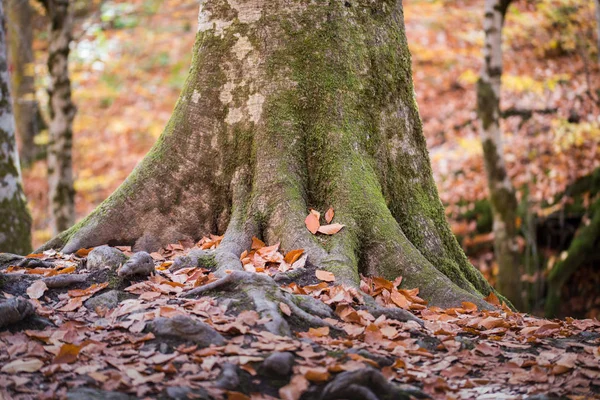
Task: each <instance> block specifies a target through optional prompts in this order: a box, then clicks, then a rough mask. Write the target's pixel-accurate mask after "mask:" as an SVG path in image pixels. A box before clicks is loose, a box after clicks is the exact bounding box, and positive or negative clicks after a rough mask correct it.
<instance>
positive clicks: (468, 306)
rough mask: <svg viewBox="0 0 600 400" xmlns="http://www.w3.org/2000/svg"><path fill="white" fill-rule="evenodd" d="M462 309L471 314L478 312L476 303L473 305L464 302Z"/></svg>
mask: <svg viewBox="0 0 600 400" xmlns="http://www.w3.org/2000/svg"><path fill="white" fill-rule="evenodd" d="M462 308H463V309H464V310H465V311H469V312H475V311H477V305H476V304H474V303H471V302H469V301H463V302H462Z"/></svg>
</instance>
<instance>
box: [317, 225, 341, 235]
mask: <svg viewBox="0 0 600 400" xmlns="http://www.w3.org/2000/svg"><path fill="white" fill-rule="evenodd" d="M344 226H345V225H342V224H331V225H322V226H320V227H319V228H318V229H317V232H319V233H322V234H324V235H333V234H336V233H338V232H339V231H340V230H341V229H342V228H343V227H344Z"/></svg>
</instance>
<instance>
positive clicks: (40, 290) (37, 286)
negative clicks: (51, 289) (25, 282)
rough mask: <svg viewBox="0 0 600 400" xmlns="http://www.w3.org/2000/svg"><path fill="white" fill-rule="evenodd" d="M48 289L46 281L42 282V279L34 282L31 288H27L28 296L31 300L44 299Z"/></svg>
mask: <svg viewBox="0 0 600 400" xmlns="http://www.w3.org/2000/svg"><path fill="white" fill-rule="evenodd" d="M47 289H48V286H46V284H45V283H44V281H42V280H41V279H40V280H37V281H35V282H33V283H32V284H31V286H29V287H28V288H27V295H28V296H29V298H31V299H39V298H40V297H42V296H43V295H44V292H46V290H47Z"/></svg>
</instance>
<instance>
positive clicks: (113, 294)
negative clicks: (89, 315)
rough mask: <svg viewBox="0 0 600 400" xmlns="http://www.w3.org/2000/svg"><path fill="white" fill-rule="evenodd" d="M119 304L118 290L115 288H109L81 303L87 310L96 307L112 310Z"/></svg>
mask: <svg viewBox="0 0 600 400" xmlns="http://www.w3.org/2000/svg"><path fill="white" fill-rule="evenodd" d="M118 304H119V292H118V291H117V290H111V291H109V292H106V293H102V294H98V295H96V296H94V297H92V298H91V299H89V300H87V301H86V302H85V303H83V305H84V306H86V308H87V309H89V310H95V309H96V308H98V307H102V308H106V309H108V310H112V309H113V308H115V307H117V305H118Z"/></svg>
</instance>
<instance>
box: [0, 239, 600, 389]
mask: <svg viewBox="0 0 600 400" xmlns="http://www.w3.org/2000/svg"><path fill="white" fill-rule="evenodd" d="M220 239H221V238H220V237H210V238H204V239H203V240H201V241H200V242H199V243H196V244H194V243H176V244H172V245H169V246H167V247H166V248H164V249H162V250H161V251H159V252H156V253H152V254H151V255H149V256H148V255H147V257H148V258H149V259H151V260H153V262H152V267H151V270H152V275H148V276H143V275H137V276H129V277H127V278H121V277H119V276H117V274H116V272H117V269H116V267H117V264H118V263H117V264H115V265H113V268H112V269H111V268H107V267H104V265H106V264H108V265H110V260H111V258H110V257H107V256H104V258H101V259H98V258H97V256H92V253H89V249H88V250H86V249H82V250H80V251H78V252H77V253H76V254H72V255H67V256H65V255H61V254H57V253H56V252H54V251H48V252H46V253H44V254H37V255H33V256H31V257H30V258H27V259H23V260H13V261H12V262H10V263H8V264H5V265H4V267H7V265H8V267H7V268H6V269H4V272H6V274H5V275H4V280H5V282H4V285H3V287H2V290H3V292H4V293H5V296H7V297H12V296H26V297H29V298H30V300H29V301H30V302H31V303H32V304H33V305H34V306H35V307H34V309H32V310H29V311H31V312H34V313H35V316H29V317H28V318H26V319H25V320H23V321H22V322H20V323H17V324H12V325H9V329H8V330H4V332H0V364H1V365H2V367H1V368H0V397H2V396H4V397H2V398H11V399H12V398H14V399H30V398H36V399H44V398H45V399H51V398H64V397H68V398H72V399H85V400H87V399H96V398H111V399H119V400H120V399H129V398H132V399H133V398H148V397H149V398H164V399H186V398H200V399H210V398H227V399H230V400H232V399H235V400H243V399H250V398H252V399H272V398H282V399H286V400H298V399H304V400H308V399H322V400H328V399H338V398H340V399H341V398H345V399H369V398H370V397H367V396H366V395H365V393H364V392H362V393H361V392H360V390H361V388H360V387H358V386H361V385H362V387H363V388H368V389H370V391H371V392H372V393H373V394H375V395H377V397H372V398H373V399H376V398H379V399H386V398H389V399H401V398H403V397H401V396H402V395H406V396H412V397H410V398H436V399H437V398H439V399H446V398H455V399H472V398H478V399H492V398H493V399H498V398H505V399H520V398H531V399H534V398H537V399H547V398H557V397H560V396H565V395H569V396H570V397H569V398H573V399H575V398H586V399H587V398H600V363H599V360H600V322H598V320H596V319H587V320H576V319H572V318H567V319H566V320H564V321H559V320H553V321H549V320H544V319H539V318H535V317H531V316H529V315H526V314H520V313H514V312H512V311H511V310H510V309H509V308H508V307H506V306H503V305H502V306H501V305H500V304H499V302H498V299H497V298H496V297H495V296H494V295H493V294H492V295H490V297H488V298H487V300H488V301H489V302H490V303H491V304H493V305H495V306H496V308H495V309H492V310H487V311H479V310H477V306H476V305H475V304H472V303H467V302H465V303H463V304H462V306H461V307H458V308H451V309H446V310H443V309H440V308H437V307H427V306H426V305H425V302H424V301H423V300H422V299H421V298H419V296H418V293H419V291H418V289H417V288H415V289H399V288H398V285H399V283H400V282H401V279H398V280H396V281H394V282H390V281H386V280H385V279H382V278H376V277H375V278H364V277H363V279H362V282H361V290H362V292H363V293H366V294H368V295H371V296H373V297H374V298H375V299H376V301H377V302H378V303H379V304H380V305H382V306H386V307H399V308H402V309H404V310H407V311H409V312H411V313H413V314H414V315H415V316H416V317H418V318H419V320H416V321H408V322H406V321H400V320H398V319H395V318H392V317H389V316H388V317H386V316H385V315H379V316H378V317H376V316H374V315H372V314H371V313H370V312H369V311H367V310H366V309H364V308H362V305H364V302H363V300H364V299H363V296H362V295H361V294H360V293H359V292H357V291H356V290H355V289H350V288H348V287H344V286H341V285H337V284H336V282H335V278H334V276H333V274H331V273H327V272H325V271H319V270H317V269H315V267H314V266H311V265H310V264H304V263H303V262H302V265H297V264H296V261H300V260H302V258H299V257H300V255H301V253H298V252H295V253H293V254H286V255H283V254H280V253H278V249H277V247H276V246H265V244H264V243H262V242H260V241H259V240H254V241H253V246H252V249H249V252H247V253H246V254H244V260H243V262H244V264H245V268H246V269H247V270H256V271H257V272H258V273H260V274H263V275H267V276H271V277H274V276H275V275H276V274H278V273H279V272H280V271H281V270H282V268H283V269H287V268H290V264H291V265H294V266H295V267H294V268H297V269H298V270H299V271H302V275H301V277H300V279H298V280H297V281H298V282H300V283H299V284H296V283H285V282H282V283H281V285H280V287H281V290H282V291H284V292H287V293H294V294H305V295H308V296H311V297H313V298H316V299H318V300H320V301H322V302H323V303H324V304H326V305H327V306H328V309H330V313H331V314H330V317H327V318H325V319H324V321H325V322H326V323H327V324H328V326H315V325H313V326H311V325H310V324H307V323H306V322H305V321H303V319H302V315H301V312H299V311H298V310H297V308H295V307H294V305H293V304H292V303H286V302H285V301H282V302H280V303H279V309H280V310H281V312H282V315H284V317H285V319H286V320H287V321H288V323H289V324H290V327H291V329H292V332H293V335H292V336H291V337H290V336H281V335H278V334H273V333H271V332H269V331H267V330H266V327H267V325H268V323H269V322H270V318H268V317H265V316H264V315H259V314H258V313H257V312H256V311H255V310H254V309H252V308H248V306H249V305H250V303H249V302H247V301H244V300H243V298H241V297H237V300H236V298H235V297H234V300H233V301H231V302H229V303H228V304H226V303H224V302H223V299H224V298H223V295H224V293H223V292H221V291H219V290H216V291H212V292H211V291H208V292H205V293H203V294H202V295H200V296H192V297H189V296H187V294H188V293H189V292H190V291H191V290H196V289H197V288H199V287H203V286H205V285H208V284H211V283H212V282H214V281H215V280H216V278H215V276H214V275H213V273H212V269H213V268H214V265H212V266H211V265H205V267H203V268H198V267H197V266H195V265H194V266H191V267H190V266H187V265H186V262H189V259H186V258H183V259H182V258H181V256H184V255H186V254H189V256H190V257H192V254H193V253H190V246H193V248H194V249H192V250H191V252H196V254H197V252H198V251H201V250H200V249H203V250H206V251H207V252H210V251H211V249H214V248H215V247H217V246H218V244H219V242H220ZM119 249H120V251H123V253H124V254H125V255H128V256H130V255H131V254H132V253H131V250H130V248H127V247H120V248H119ZM98 251H99V250H94V252H98ZM113 251H114V250H113ZM138 254H139V253H138ZM94 257H96V258H94ZM119 257H121V255H119ZM150 257H151V258H150ZM304 260H305V259H304ZM194 264H195V263H194ZM125 265H127V264H125ZM122 269H123V268H121V270H122ZM146 273H147V274H148V273H150V271H149V270H147V272H146ZM119 275H121V274H119ZM78 277H82V278H84V279H85V282H80V283H77V281H78ZM59 282H62V283H65V282H72V283H71V284H70V285H64V284H59ZM92 282H93V283H92ZM234 290H235V291H234V292H232V293H237V295H238V296H239V295H242V290H243V289H241V288H240V287H237V288H236V289H234ZM4 304H6V303H4ZM32 308H33V307H32ZM0 311H1V314H0V326H1V325H2V324H3V323H4V322H6V321H5V320H6V315H8V314H9V313H8V312H7V310H6V309H2V310H0ZM386 382H391V384H392V385H394V386H393V387H392V386H390V384H389V383H386ZM347 390H349V391H347ZM362 390H364V389H362ZM117 392H118V393H117ZM188 395H189V396H190V397H188ZM386 395H389V397H386ZM537 395H539V396H541V397H534V396H537ZM111 396H113V397H111ZM129 396H131V397H129ZM211 396H212V397H211ZM356 396H358V397H356ZM406 398H407V399H408V397H406Z"/></svg>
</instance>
